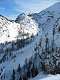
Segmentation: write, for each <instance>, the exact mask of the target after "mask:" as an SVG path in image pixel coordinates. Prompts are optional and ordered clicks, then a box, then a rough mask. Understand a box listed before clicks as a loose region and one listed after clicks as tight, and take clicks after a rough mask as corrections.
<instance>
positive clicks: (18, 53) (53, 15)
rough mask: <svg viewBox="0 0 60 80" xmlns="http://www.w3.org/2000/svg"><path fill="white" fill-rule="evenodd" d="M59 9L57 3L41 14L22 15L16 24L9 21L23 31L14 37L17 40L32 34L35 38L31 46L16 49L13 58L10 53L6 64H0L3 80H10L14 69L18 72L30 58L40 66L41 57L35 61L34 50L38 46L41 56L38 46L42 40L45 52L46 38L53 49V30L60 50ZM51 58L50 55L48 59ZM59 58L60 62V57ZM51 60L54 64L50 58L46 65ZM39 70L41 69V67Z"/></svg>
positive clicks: (37, 79) (36, 79) (38, 78)
mask: <svg viewBox="0 0 60 80" xmlns="http://www.w3.org/2000/svg"><path fill="white" fill-rule="evenodd" d="M55 8H56V9H55ZM59 9H60V3H57V4H55V5H53V6H52V7H49V8H48V9H46V10H44V11H42V12H40V13H36V14H29V15H28V16H26V15H25V14H21V15H19V16H18V18H17V19H16V20H15V22H10V21H8V22H9V23H11V24H13V26H14V25H15V24H16V25H18V27H19V28H20V29H21V30H22V31H21V32H19V33H20V35H18V34H17V33H18V32H17V33H16V35H14V36H13V38H15V39H16V37H18V38H19V39H20V38H22V37H21V36H22V35H24V37H23V39H24V38H26V35H27V33H28V34H29V38H30V36H31V35H32V34H33V35H34V38H33V40H32V42H31V43H30V44H28V45H27V46H24V47H23V48H22V49H18V50H16V49H15V51H14V50H13V51H12V52H11V53H12V57H10V56H9V54H10V53H8V54H7V55H8V58H7V59H6V60H5V62H2V63H1V64H0V70H1V69H2V70H1V75H0V77H1V76H3V80H10V79H11V75H12V71H13V69H15V70H16V69H17V67H18V65H19V64H20V65H21V67H22V66H23V65H24V62H25V59H26V58H28V60H29V59H30V58H31V56H33V59H32V60H33V63H34V64H35V65H37V66H38V64H39V60H38V58H39V57H37V58H36V59H35V60H34V57H35V51H34V49H35V47H36V46H37V48H38V49H39V51H40V52H39V54H41V51H42V49H40V46H38V45H39V42H40V41H41V39H42V43H41V44H42V48H43V50H45V40H46V36H47V37H48V39H49V46H50V47H51V41H52V40H53V29H54V30H55V35H54V40H55V46H56V47H57V48H60V10H59ZM4 23H5V22H4ZM1 24H2V23H1ZM11 24H10V25H11ZM16 25H15V26H14V27H15V28H17V26H16ZM11 27H12V26H10V27H9V26H8V29H9V28H11ZM30 27H31V29H30ZM38 27H39V28H38ZM9 30H10V29H9ZM13 30H14V31H13ZM13 30H12V32H15V29H14V28H13ZM18 30H19V29H18ZM37 33H38V34H37ZM36 34H37V35H36ZM3 35H4V34H3ZM11 36H12V35H11ZM7 40H8V39H7ZM9 40H10V39H9ZM11 40H13V39H11ZM8 46H9V45H8ZM5 47H6V46H5ZM47 54H48V53H47ZM55 54H56V52H54V53H53V55H55ZM58 55H59V54H56V55H55V56H58ZM43 56H44V57H45V55H44V54H41V57H42V58H43V59H44V57H43ZM49 56H50V55H48V57H49ZM46 57H47V56H46ZM53 57H54V56H53ZM57 58H58V59H59V60H60V56H58V57H57ZM50 59H51V62H52V63H53V60H52V57H51V58H50V57H49V59H46V60H45V59H44V60H45V62H46V63H48V64H49V60H50ZM36 61H37V62H36ZM42 61H43V60H42ZM58 63H59V62H58ZM53 65H54V64H53ZM39 68H40V66H39ZM7 74H8V75H7ZM4 76H5V78H4ZM54 77H55V76H51V77H50V76H47V77H46V78H44V79H41V80H45V79H47V80H50V79H52V78H54ZM58 77H59V75H57V76H56V77H55V78H54V79H56V80H58ZM33 80H40V75H39V77H37V78H35V79H33Z"/></svg>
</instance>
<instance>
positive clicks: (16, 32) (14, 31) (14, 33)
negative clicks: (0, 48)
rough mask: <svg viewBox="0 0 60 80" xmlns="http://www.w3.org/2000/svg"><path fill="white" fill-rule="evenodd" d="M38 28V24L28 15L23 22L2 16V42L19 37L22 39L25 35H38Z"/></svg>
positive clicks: (0, 21) (0, 28) (0, 29)
mask: <svg viewBox="0 0 60 80" xmlns="http://www.w3.org/2000/svg"><path fill="white" fill-rule="evenodd" d="M28 20H29V22H28ZM37 29H38V27H37V24H36V23H35V22H34V21H33V20H32V19H31V18H29V17H28V16H25V19H23V21H21V24H19V23H16V22H14V21H9V20H8V19H7V18H5V17H3V16H0V43H1V42H2V43H4V42H6V41H8V42H9V41H12V40H16V39H17V38H20V39H21V38H23V36H24V38H26V37H30V36H32V35H36V34H37V31H38V30H37Z"/></svg>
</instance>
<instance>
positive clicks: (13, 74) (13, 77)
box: [12, 69, 15, 80]
mask: <svg viewBox="0 0 60 80" xmlns="http://www.w3.org/2000/svg"><path fill="white" fill-rule="evenodd" d="M12 80H15V70H14V69H13V73H12Z"/></svg>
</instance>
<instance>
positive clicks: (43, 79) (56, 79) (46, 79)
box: [30, 73, 60, 80]
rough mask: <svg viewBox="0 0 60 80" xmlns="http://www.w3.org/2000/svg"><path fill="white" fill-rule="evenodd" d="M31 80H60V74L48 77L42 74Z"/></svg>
mask: <svg viewBox="0 0 60 80" xmlns="http://www.w3.org/2000/svg"><path fill="white" fill-rule="evenodd" d="M30 80H60V74H56V75H47V74H43V73H40V74H39V75H37V76H36V77H35V78H33V79H30Z"/></svg>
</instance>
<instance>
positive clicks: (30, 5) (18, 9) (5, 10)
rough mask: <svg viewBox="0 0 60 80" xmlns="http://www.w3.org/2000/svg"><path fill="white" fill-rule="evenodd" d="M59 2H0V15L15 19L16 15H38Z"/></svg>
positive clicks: (8, 0)
mask: <svg viewBox="0 0 60 80" xmlns="http://www.w3.org/2000/svg"><path fill="white" fill-rule="evenodd" d="M58 1H60V0H0V14H1V15H3V16H6V17H8V18H9V19H15V18H16V17H17V15H19V14H21V13H23V12H25V13H36V12H37V13H38V12H40V11H42V10H44V9H45V8H48V7H49V6H51V5H53V4H54V3H56V2H58Z"/></svg>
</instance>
